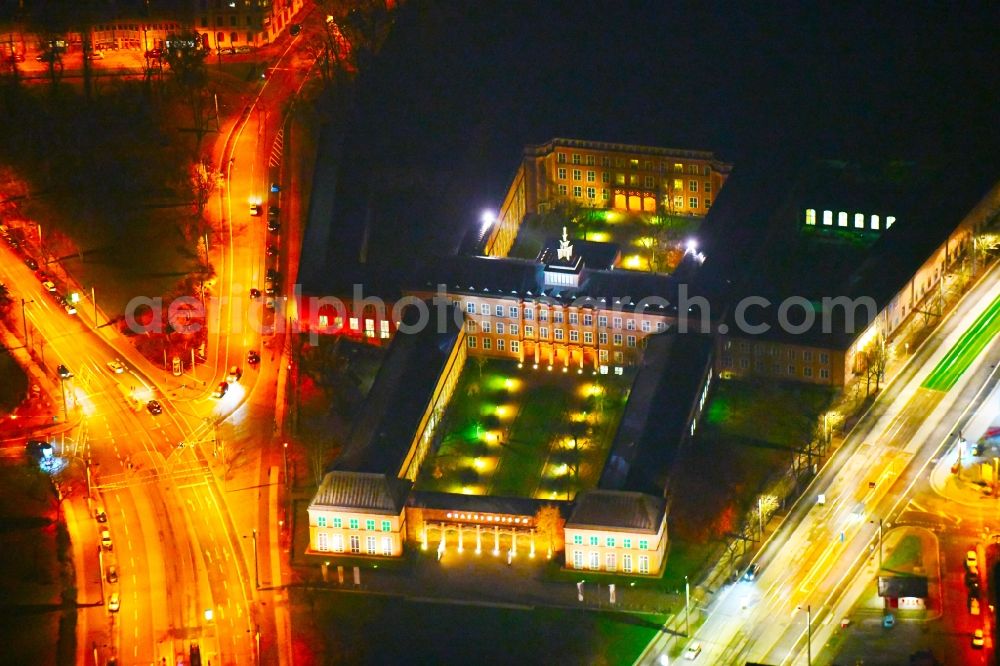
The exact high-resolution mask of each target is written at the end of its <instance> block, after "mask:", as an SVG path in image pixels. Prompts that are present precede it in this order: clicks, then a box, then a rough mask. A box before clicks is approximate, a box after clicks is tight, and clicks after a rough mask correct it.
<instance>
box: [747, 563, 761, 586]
mask: <svg viewBox="0 0 1000 666" xmlns="http://www.w3.org/2000/svg"><path fill="white" fill-rule="evenodd" d="M758 571H760V565H759V564H757V563H756V562H754V563H753V564H751V565H750V566H748V567H747V571H746V573H745V574H743V580H745V581H749V582H753V581H754V580H756V579H757V572H758Z"/></svg>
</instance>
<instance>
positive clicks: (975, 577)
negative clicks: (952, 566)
mask: <svg viewBox="0 0 1000 666" xmlns="http://www.w3.org/2000/svg"><path fill="white" fill-rule="evenodd" d="M973 585H979V572H978V571H966V572H965V586H966V587H972V586H973Z"/></svg>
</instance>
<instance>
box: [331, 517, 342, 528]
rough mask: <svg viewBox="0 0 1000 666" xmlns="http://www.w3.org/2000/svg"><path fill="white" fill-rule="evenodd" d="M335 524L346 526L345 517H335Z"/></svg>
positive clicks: (335, 525)
mask: <svg viewBox="0 0 1000 666" xmlns="http://www.w3.org/2000/svg"><path fill="white" fill-rule="evenodd" d="M333 526H334V527H343V526H344V519H343V518H336V517H335V518H334V519H333Z"/></svg>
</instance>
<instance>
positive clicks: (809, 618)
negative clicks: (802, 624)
mask: <svg viewBox="0 0 1000 666" xmlns="http://www.w3.org/2000/svg"><path fill="white" fill-rule="evenodd" d="M812 663H813V614H812V606H806V666H812Z"/></svg>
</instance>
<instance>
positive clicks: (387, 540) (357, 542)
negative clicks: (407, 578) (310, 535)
mask: <svg viewBox="0 0 1000 666" xmlns="http://www.w3.org/2000/svg"><path fill="white" fill-rule="evenodd" d="M348 544H350V549H351V553H353V554H355V555H357V554H359V553H360V552H361V537H359V536H358V535H356V534H352V535H351V537H350V540H349V541H348ZM377 547H378V539H377V538H376V537H373V536H370V537H365V553H367V554H368V555H377V554H378V551H377ZM316 550H319V551H323V552H326V553H328V552H331V551H332V552H334V553H343V552H344V535H343V534H334V535H328V534H326V533H325V532H320V533H319V534H317V535H316ZM382 555H385V556H391V555H392V537H382Z"/></svg>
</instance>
